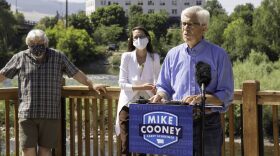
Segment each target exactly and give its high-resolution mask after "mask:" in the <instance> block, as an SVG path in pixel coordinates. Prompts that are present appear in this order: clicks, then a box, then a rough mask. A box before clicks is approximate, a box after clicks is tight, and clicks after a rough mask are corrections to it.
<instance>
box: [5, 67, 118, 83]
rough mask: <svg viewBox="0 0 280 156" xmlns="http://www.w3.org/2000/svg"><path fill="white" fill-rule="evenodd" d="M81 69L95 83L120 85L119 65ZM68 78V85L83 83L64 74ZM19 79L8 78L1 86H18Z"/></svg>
mask: <svg viewBox="0 0 280 156" xmlns="http://www.w3.org/2000/svg"><path fill="white" fill-rule="evenodd" d="M81 70H82V71H83V72H84V73H86V75H87V76H88V77H89V78H90V79H91V80H92V81H93V82H94V83H103V84H107V85H109V86H118V79H119V77H118V74H119V68H118V67H111V66H97V67H95V68H85V67H84V68H81ZM64 77H65V79H66V85H81V84H80V83H79V82H77V81H75V80H74V79H73V78H68V77H67V76H64ZM17 86H18V81H17V77H15V78H14V79H6V80H4V81H3V83H0V87H1V88H3V87H17Z"/></svg>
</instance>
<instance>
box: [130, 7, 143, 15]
mask: <svg viewBox="0 0 280 156" xmlns="http://www.w3.org/2000/svg"><path fill="white" fill-rule="evenodd" d="M139 14H143V8H142V7H141V6H139V5H131V6H130V7H129V13H128V16H129V17H131V16H135V15H139Z"/></svg>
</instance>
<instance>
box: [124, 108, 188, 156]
mask: <svg viewBox="0 0 280 156" xmlns="http://www.w3.org/2000/svg"><path fill="white" fill-rule="evenodd" d="M192 128H193V120H192V106H178V105H162V104H130V105H129V151H130V152H136V153H149V154H167V155H174V156H177V155H180V156H192V154H193V145H192V142H193V132H192Z"/></svg>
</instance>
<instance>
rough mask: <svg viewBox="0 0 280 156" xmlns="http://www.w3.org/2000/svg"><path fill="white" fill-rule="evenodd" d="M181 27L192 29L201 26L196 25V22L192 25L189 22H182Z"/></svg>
mask: <svg viewBox="0 0 280 156" xmlns="http://www.w3.org/2000/svg"><path fill="white" fill-rule="evenodd" d="M182 26H183V27H185V26H187V27H189V28H193V27H196V26H201V24H200V23H197V22H193V23H191V22H189V23H188V22H182Z"/></svg>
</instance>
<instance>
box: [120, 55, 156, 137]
mask: <svg viewBox="0 0 280 156" xmlns="http://www.w3.org/2000/svg"><path fill="white" fill-rule="evenodd" d="M159 71H160V60H159V55H158V54H150V53H147V55H146V61H145V63H144V64H143V65H139V64H138V62H137V57H136V51H135V50H134V51H132V52H125V53H123V54H122V57H121V65H120V73H119V86H120V88H121V92H120V97H119V102H118V110H117V117H116V128H115V129H116V134H117V135H119V133H120V130H119V112H120V111H121V109H122V107H123V106H125V105H127V104H128V103H129V102H132V101H131V100H132V99H133V97H134V96H135V95H137V94H138V92H139V91H133V90H132V85H141V84H145V83H152V84H155V83H156V81H157V78H158V74H159ZM145 92H146V93H147V94H148V95H149V96H150V97H151V96H153V93H152V92H151V91H145Z"/></svg>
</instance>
